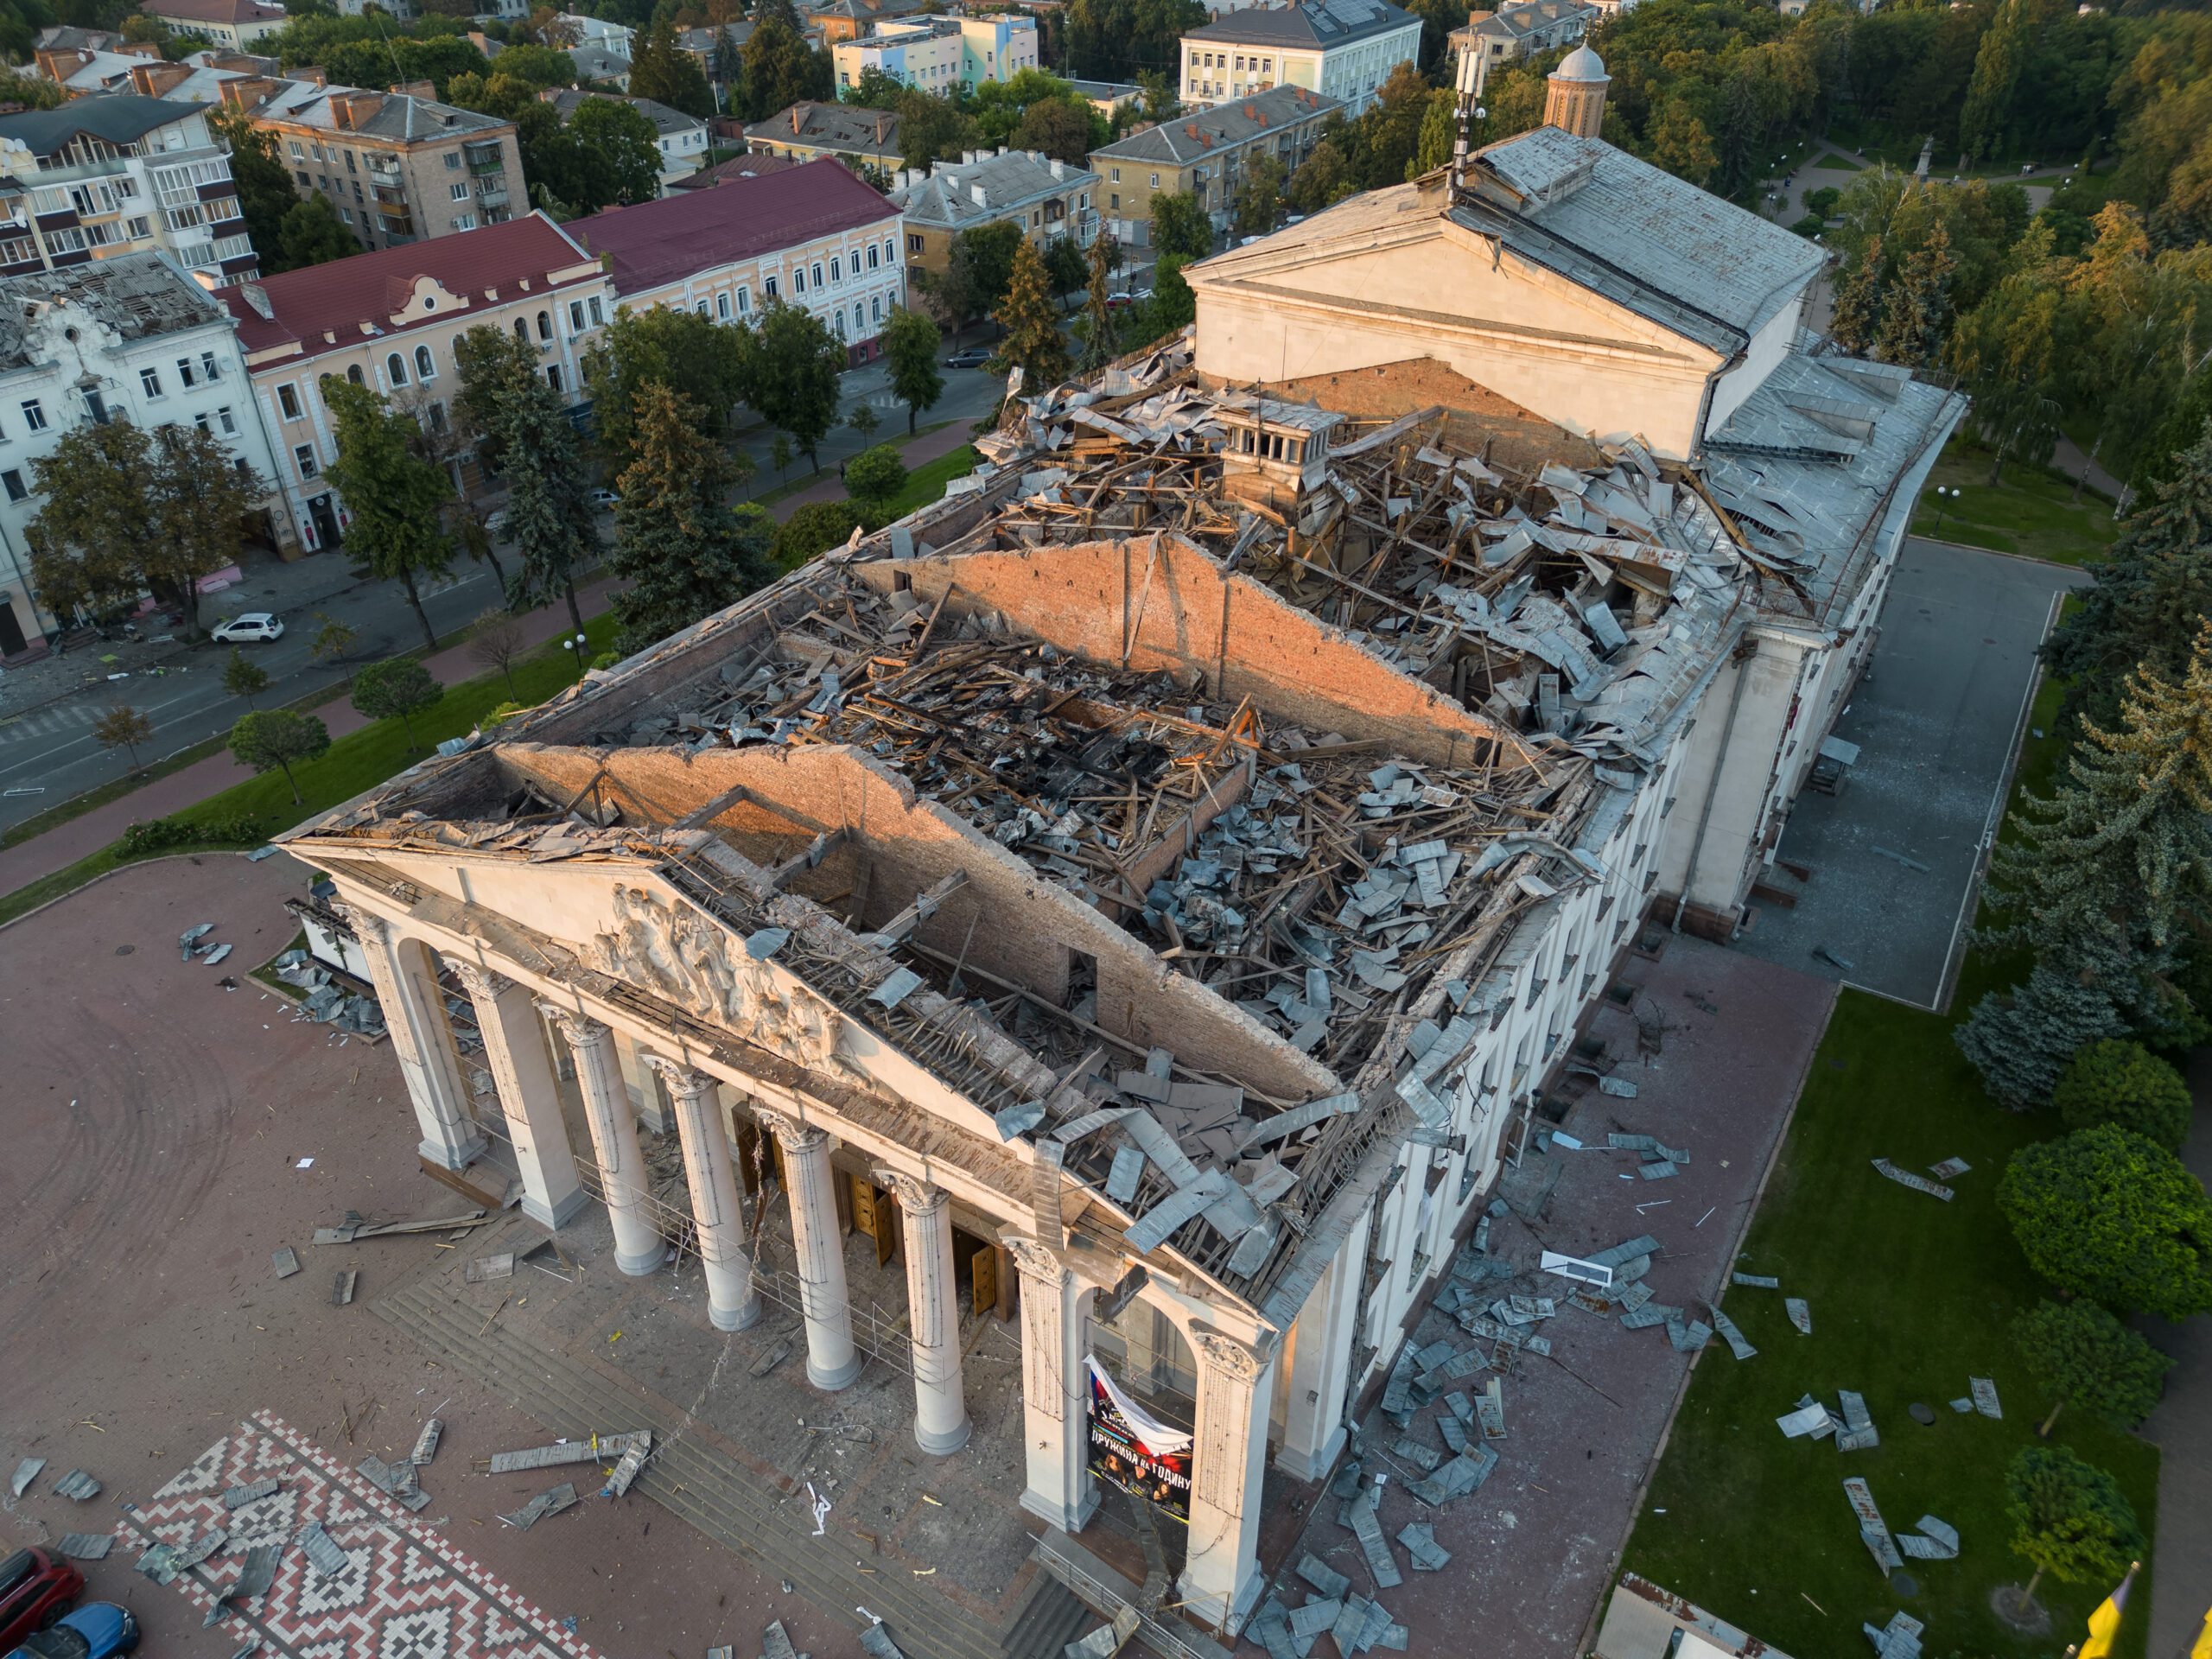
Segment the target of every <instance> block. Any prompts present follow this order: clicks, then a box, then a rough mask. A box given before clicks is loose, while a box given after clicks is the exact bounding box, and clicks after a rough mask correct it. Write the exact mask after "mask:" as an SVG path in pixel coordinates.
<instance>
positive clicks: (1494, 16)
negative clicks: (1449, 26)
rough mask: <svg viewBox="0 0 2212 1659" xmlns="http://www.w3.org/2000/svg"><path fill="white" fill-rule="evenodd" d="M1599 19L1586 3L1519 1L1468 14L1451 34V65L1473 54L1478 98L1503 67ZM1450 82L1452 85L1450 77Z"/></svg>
mask: <svg viewBox="0 0 2212 1659" xmlns="http://www.w3.org/2000/svg"><path fill="white" fill-rule="evenodd" d="M1604 15H1605V14H1604V13H1602V12H1600V11H1599V10H1598V8H1597V7H1596V6H1594V5H1592V4H1591V3H1589V0H1522V3H1521V4H1519V5H1511V6H1500V7H1499V8H1498V9H1497V10H1496V11H1479V10H1478V11H1470V12H1469V13H1468V14H1467V21H1466V22H1465V24H1463V25H1462V26H1461V27H1459V28H1458V29H1453V30H1452V34H1451V36H1450V39H1451V45H1452V62H1453V63H1454V64H1456V63H1458V62H1459V60H1460V59H1461V58H1463V57H1465V55H1466V54H1468V53H1470V52H1471V53H1473V54H1475V80H1474V90H1475V95H1476V96H1477V97H1478V98H1479V97H1480V96H1482V93H1483V91H1484V88H1485V87H1487V86H1489V85H1490V78H1491V75H1493V74H1495V73H1497V71H1498V70H1499V69H1501V68H1503V67H1504V66H1505V65H1507V64H1509V63H1513V62H1516V61H1517V60H1520V59H1522V58H1528V57H1534V56H1535V55H1537V54H1539V53H1543V52H1550V51H1554V50H1555V49H1556V48H1560V47H1562V46H1566V45H1567V44H1569V43H1570V42H1572V41H1579V40H1580V39H1581V38H1582V37H1583V36H1584V35H1586V34H1588V33H1589V32H1590V25H1591V24H1592V23H1594V22H1597V21H1598V19H1599V17H1601V16H1604ZM1452 79H1453V84H1454V85H1455V86H1456V85H1458V84H1459V79H1458V76H1457V74H1456V73H1455V74H1454V76H1453V78H1452Z"/></svg>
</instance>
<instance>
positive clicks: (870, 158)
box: [745, 100, 906, 173]
mask: <svg viewBox="0 0 2212 1659" xmlns="http://www.w3.org/2000/svg"><path fill="white" fill-rule="evenodd" d="M745 147H746V148H747V149H749V150H751V151H752V152H753V154H754V155H756V156H785V157H786V158H788V159H789V160H791V161H794V162H817V161H820V160H822V159H823V158H824V157H825V156H835V157H836V159H838V160H840V161H842V162H848V163H849V164H851V165H855V166H859V165H862V164H865V165H867V166H869V167H875V168H882V169H883V171H885V172H886V173H896V172H897V171H898V170H899V163H900V162H903V161H904V160H905V159H906V152H905V151H903V150H902V149H899V117H898V116H897V115H895V114H893V112H892V111H888V110H864V109H860V108H858V107H856V106H855V105H849V104H817V103H814V102H812V101H811V100H809V101H806V102H804V103H798V104H794V105H791V107H790V108H789V109H787V110H782V111H778V112H777V113H776V114H774V115H772V116H770V117H769V118H767V119H766V121H755V122H753V124H752V125H750V126H748V127H747V128H746V129H745Z"/></svg>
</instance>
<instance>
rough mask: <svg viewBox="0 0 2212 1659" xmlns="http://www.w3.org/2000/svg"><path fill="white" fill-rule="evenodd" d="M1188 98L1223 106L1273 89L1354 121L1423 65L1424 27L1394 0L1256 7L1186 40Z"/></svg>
mask: <svg viewBox="0 0 2212 1659" xmlns="http://www.w3.org/2000/svg"><path fill="white" fill-rule="evenodd" d="M1182 55H1183V62H1182V72H1183V73H1182V80H1181V96H1182V99H1183V102H1184V103H1185V104H1191V105H1196V104H1218V103H1222V102H1224V101H1225V100H1227V99H1235V98H1249V97H1250V96H1251V95H1252V94H1253V93H1254V92H1266V91H1267V90H1268V88H1270V87H1273V86H1303V87H1305V88H1306V91H1307V92H1319V93H1320V94H1321V96H1322V97H1324V98H1333V99H1337V100H1338V102H1339V103H1341V104H1342V105H1344V118H1345V119H1346V120H1351V119H1352V118H1354V117H1357V115H1359V114H1360V113H1361V112H1362V111H1364V110H1365V109H1366V108H1367V106H1368V105H1370V104H1372V103H1373V102H1374V101H1375V94H1376V90H1377V89H1378V88H1380V87H1381V86H1382V85H1383V82H1384V81H1385V80H1388V79H1389V78H1390V72H1391V71H1392V70H1393V69H1395V68H1396V67H1398V66H1399V65H1400V64H1402V63H1414V62H1417V61H1419V60H1420V58H1421V19H1420V18H1418V17H1416V16H1414V15H1413V14H1412V13H1411V12H1409V11H1404V10H1400V9H1399V8H1398V7H1396V6H1394V5H1392V4H1390V3H1389V0H1301V3H1300V4H1297V5H1289V6H1250V7H1247V8H1246V9H1244V10H1241V11H1232V12H1229V13H1226V14H1225V15H1224V16H1220V17H1217V18H1216V19H1215V20H1214V21H1213V22H1210V23H1206V24H1204V25H1202V26H1201V27H1199V28H1198V29H1192V31H1191V32H1190V33H1189V34H1187V35H1184V36H1183V54H1182Z"/></svg>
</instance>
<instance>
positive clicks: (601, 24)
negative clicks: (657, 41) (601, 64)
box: [553, 11, 638, 63]
mask: <svg viewBox="0 0 2212 1659" xmlns="http://www.w3.org/2000/svg"><path fill="white" fill-rule="evenodd" d="M553 21H554V22H555V23H556V25H558V27H559V28H560V29H561V30H562V32H563V34H564V35H566V36H567V38H568V43H569V45H570V46H595V47H598V48H601V50H603V51H607V52H610V53H612V54H613V55H614V56H616V57H618V58H620V59H621V60H622V61H623V62H625V63H627V62H629V61H630V59H631V56H632V53H633V51H634V49H635V48H636V45H637V40H638V31H637V30H636V29H632V28H631V27H630V26H629V24H627V23H618V22H614V21H613V19H612V18H608V17H587V16H584V15H583V14H582V13H581V12H575V11H564V12H562V13H561V14H560V15H559V16H556V17H555V18H554V20H553Z"/></svg>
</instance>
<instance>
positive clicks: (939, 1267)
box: [875, 1169, 970, 1457]
mask: <svg viewBox="0 0 2212 1659" xmlns="http://www.w3.org/2000/svg"><path fill="white" fill-rule="evenodd" d="M875 1179H877V1181H878V1182H880V1184H881V1185H884V1186H887V1187H888V1188H890V1189H891V1191H892V1192H895V1193H896V1194H897V1195H898V1198H899V1222H900V1224H901V1225H902V1226H903V1227H904V1228H905V1230H906V1240H905V1243H906V1322H907V1325H908V1326H909V1328H910V1329H911V1330H912V1332H913V1352H914V1441H915V1444H916V1445H918V1446H920V1447H921V1448H922V1450H923V1451H925V1452H928V1453H930V1454H931V1456H932V1457H943V1456H944V1455H945V1454H946V1453H947V1452H957V1451H958V1450H959V1449H960V1448H961V1447H962V1446H965V1445H967V1444H968V1433H969V1427H970V1425H969V1421H968V1396H967V1393H966V1390H965V1389H964V1387H963V1382H962V1378H961V1370H960V1291H959V1287H958V1286H957V1284H956V1283H955V1281H954V1280H953V1274H952V1204H951V1200H950V1198H947V1197H946V1195H945V1192H944V1188H943V1187H938V1186H931V1185H929V1184H928V1183H927V1182H925V1181H918V1180H916V1179H914V1178H913V1177H912V1176H911V1175H902V1174H899V1173H897V1172H895V1171H893V1170H887V1169H879V1170H878V1171H876V1172H875Z"/></svg>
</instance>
